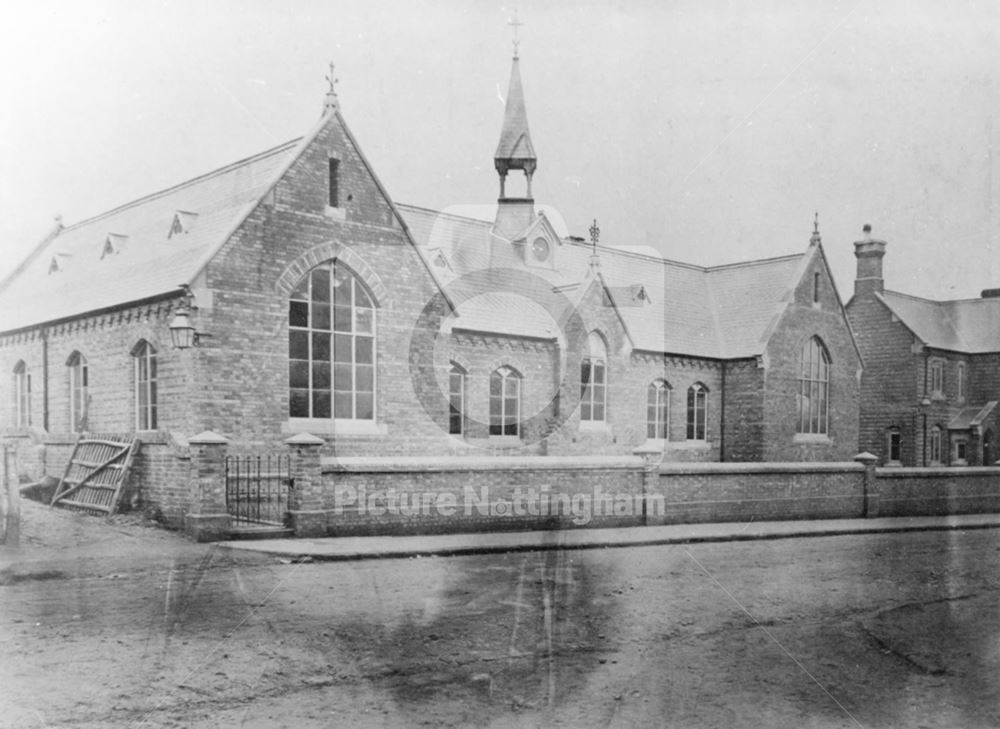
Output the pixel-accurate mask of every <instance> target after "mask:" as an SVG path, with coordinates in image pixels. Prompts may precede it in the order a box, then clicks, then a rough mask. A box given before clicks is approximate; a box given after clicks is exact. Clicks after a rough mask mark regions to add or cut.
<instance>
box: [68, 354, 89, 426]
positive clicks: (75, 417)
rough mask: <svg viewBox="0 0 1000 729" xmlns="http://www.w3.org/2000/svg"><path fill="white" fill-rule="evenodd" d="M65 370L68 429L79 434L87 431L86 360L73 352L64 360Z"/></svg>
mask: <svg viewBox="0 0 1000 729" xmlns="http://www.w3.org/2000/svg"><path fill="white" fill-rule="evenodd" d="M66 369H67V372H68V375H69V429H70V432H73V433H80V432H83V431H84V430H86V429H87V405H88V401H89V396H88V393H87V388H88V372H87V358H86V357H84V356H83V355H82V354H80V353H79V352H73V354H71V355H70V357H69V359H68V360H66Z"/></svg>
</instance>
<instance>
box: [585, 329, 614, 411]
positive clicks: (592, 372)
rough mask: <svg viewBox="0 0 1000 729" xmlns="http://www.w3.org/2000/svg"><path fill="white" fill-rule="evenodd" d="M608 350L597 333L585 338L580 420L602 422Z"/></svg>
mask: <svg viewBox="0 0 1000 729" xmlns="http://www.w3.org/2000/svg"><path fill="white" fill-rule="evenodd" d="M607 361H608V348H607V347H606V346H605V345H604V340H603V339H602V338H601V335H600V334H598V333H597V332H591V333H590V336H588V337H587V354H586V355H585V356H584V358H583V360H582V361H581V362H580V420H582V421H588V420H589V421H592V422H603V421H604V420H605V415H606V412H607Z"/></svg>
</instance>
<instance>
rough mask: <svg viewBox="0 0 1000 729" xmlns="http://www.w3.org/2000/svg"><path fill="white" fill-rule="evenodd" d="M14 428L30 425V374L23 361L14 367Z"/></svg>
mask: <svg viewBox="0 0 1000 729" xmlns="http://www.w3.org/2000/svg"><path fill="white" fill-rule="evenodd" d="M13 409H14V427H15V428H27V427H28V426H29V425H31V374H30V373H29V372H28V365H26V364H25V363H24V360H21V361H19V362H18V363H17V364H16V365H14V408H13Z"/></svg>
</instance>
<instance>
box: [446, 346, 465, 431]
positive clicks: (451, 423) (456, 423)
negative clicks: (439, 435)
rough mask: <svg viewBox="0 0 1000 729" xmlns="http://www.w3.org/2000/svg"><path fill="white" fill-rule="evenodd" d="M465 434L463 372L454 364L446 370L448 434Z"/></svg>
mask: <svg viewBox="0 0 1000 729" xmlns="http://www.w3.org/2000/svg"><path fill="white" fill-rule="evenodd" d="M464 432H465V370H464V369H462V368H461V367H459V366H458V365H457V364H455V363H454V362H452V363H451V369H449V370H448V433H450V434H451V435H462V433H464Z"/></svg>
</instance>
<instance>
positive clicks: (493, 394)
mask: <svg viewBox="0 0 1000 729" xmlns="http://www.w3.org/2000/svg"><path fill="white" fill-rule="evenodd" d="M520 434H521V375H519V374H518V373H517V371H516V370H513V369H511V368H510V367H500V368H499V369H497V370H494V371H493V373H492V374H491V375H490V435H514V436H519V435H520Z"/></svg>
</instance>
